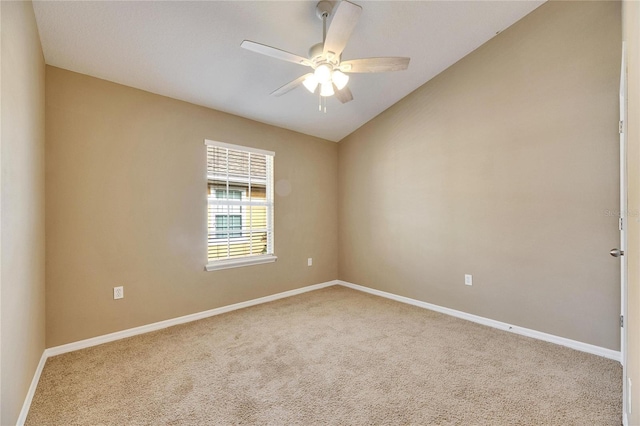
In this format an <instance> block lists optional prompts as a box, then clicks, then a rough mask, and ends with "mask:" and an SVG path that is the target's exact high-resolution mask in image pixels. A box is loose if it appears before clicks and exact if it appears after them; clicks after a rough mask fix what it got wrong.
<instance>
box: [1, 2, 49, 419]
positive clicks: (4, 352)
mask: <svg viewBox="0 0 640 426" xmlns="http://www.w3.org/2000/svg"><path fill="white" fill-rule="evenodd" d="M0 8H1V10H2V12H1V14H2V22H1V24H2V71H1V74H2V77H1V85H2V87H1V98H2V99H1V116H2V119H1V120H2V131H1V138H2V154H1V158H2V160H1V169H2V180H1V198H2V201H1V202H2V204H1V205H2V219H1V221H0V223H1V229H2V234H1V251H2V255H1V259H2V260H1V265H0V270H1V274H0V279H1V281H0V282H1V288H0V294H1V296H0V299H1V305H0V306H1V309H0V312H1V314H0V317H1V321H0V322H1V324H2V325H1V330H0V333H1V338H0V347H1V351H0V352H1V353H0V359H1V366H0V371H1V380H0V382H1V386H0V388H1V392H2V401H1V408H0V410H1V415H0V424H3V425H10V424H15V423H16V420H17V419H18V415H19V413H20V409H21V408H22V404H23V402H24V399H25V396H26V394H27V390H28V388H29V385H30V383H31V379H32V378H33V374H34V372H35V370H36V367H37V365H38V362H39V360H40V357H41V355H42V351H43V350H44V347H45V346H44V344H45V336H44V331H45V325H44V320H45V306H44V278H45V277H44V220H45V218H44V137H45V131H44V125H45V122H44V112H45V111H44V96H45V91H44V78H45V65H44V58H43V56H42V50H41V48H40V38H39V35H38V30H37V28H36V22H35V17H34V14H33V7H32V5H31V2H5V1H3V2H1V6H0Z"/></svg>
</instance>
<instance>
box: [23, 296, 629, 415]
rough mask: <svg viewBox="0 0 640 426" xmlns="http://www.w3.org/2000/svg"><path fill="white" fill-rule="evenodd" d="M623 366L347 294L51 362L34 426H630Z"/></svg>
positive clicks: (223, 318) (291, 302) (276, 306)
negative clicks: (625, 424) (626, 425)
mask: <svg viewBox="0 0 640 426" xmlns="http://www.w3.org/2000/svg"><path fill="white" fill-rule="evenodd" d="M621 375H622V369H621V367H620V364H619V363H617V362H615V361H611V360H607V359H604V358H600V357H597V356H594V355H589V354H585V353H582V352H578V351H574V350H572V349H568V348H564V347H561V346H556V345H553V344H551V343H545V342H541V341H537V340H533V339H530V338H526V337H522V336H518V335H515V334H511V333H507V332H504V331H499V330H495V329H492V328H488V327H484V326H481V325H478V324H474V323H471V322H467V321H463V320H460V319H457V318H453V317H449V316H446V315H442V314H438V313H435V312H431V311H428V310H424V309H421V308H417V307H413V306H409V305H405V304H401V303H398V302H394V301H390V300H386V299H382V298H378V297H375V296H371V295H368V294H365V293H361V292H358V291H354V290H350V289H346V288H343V287H329V288H326V289H323V290H318V291H314V292H310V293H305V294H302V295H299V296H295V297H291V298H288V299H282V300H279V301H276V302H272V303H268V304H264V305H259V306H254V307H251V308H247V309H243V310H239V311H235V312H231V313H227V314H224V315H220V316H216V317H212V318H208V319H204V320H201V321H197V322H193V323H189V324H185V325H180V326H176V327H172V328H169V329H165V330H161V331H158V332H153V333H149V334H145V335H141V336H136V337H132V338H129V339H126V340H120V341H117V342H113V343H108V344H104V345H101V346H96V347H93V348H88V349H84V350H81V351H77V352H72V353H68V354H64V355H60V356H57V357H53V358H50V359H49V360H48V361H47V364H46V366H45V368H44V371H43V373H42V376H41V378H40V383H39V385H38V389H37V391H36V394H35V397H34V399H33V403H32V405H31V411H30V412H29V416H28V418H27V424H28V425H79V424H82V425H99V424H111V425H137V424H148V425H176V424H184V425H217V424H271V425H292V424H295V425H313V424H322V425H325V424H341V425H342V424H350V425H372V424H385V425H386V424H420V425H563V426H564V425H579V426H585V425H616V426H618V425H620V424H621V411H622V407H621V405H622V402H621V399H622V389H621V382H622V378H621Z"/></svg>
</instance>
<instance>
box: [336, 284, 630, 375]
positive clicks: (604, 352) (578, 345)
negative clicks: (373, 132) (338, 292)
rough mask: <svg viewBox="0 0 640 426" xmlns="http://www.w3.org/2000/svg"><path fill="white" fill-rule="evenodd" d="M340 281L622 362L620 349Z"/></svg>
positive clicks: (388, 297)
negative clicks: (604, 346) (616, 349)
mask: <svg viewBox="0 0 640 426" xmlns="http://www.w3.org/2000/svg"><path fill="white" fill-rule="evenodd" d="M338 283H339V284H340V285H342V286H345V287H348V288H351V289H354V290H359V291H363V292H365V293H369V294H373V295H376V296H380V297H385V298H387V299H391V300H395V301H398V302H402V303H407V304H409V305H414V306H418V307H420V308H425V309H429V310H432V311H436V312H440V313H443V314H447V315H451V316H453V317H457V318H462V319H465V320H467V321H473V322H475V323H478V324H482V325H487V326H489V327H493V328H497V329H499V330H504V331H508V332H511V333H515V334H520V335H522V336H527V337H532V338H534V339H539V340H544V341H545V342H551V343H555V344H557V345H561V346H566V347H569V348H571V349H576V350H578V351H582V352H587V353H590V354H594V355H599V356H602V357H605V358H609V359H612V360H615V361H618V362H622V356H621V354H620V352H619V351H614V350H611V349H607V348H603V347H600V346H595V345H591V344H589V343H583V342H579V341H577V340H571V339H567V338H564V337H560V336H555V335H553V334H547V333H543V332H541V331H536V330H531V329H529V328H524V327H518V326H515V325H511V324H507V323H504V322H501V321H496V320H492V319H489V318H485V317H481V316H478V315H473V314H468V313H466V312H462V311H456V310H455V309H450V308H445V307H443V306H438V305H434V304H431V303H427V302H422V301H420V300H416V299H411V298H409V297H404V296H398V295H396V294H393V293H387V292H386V291H380V290H376V289H373V288H369V287H364V286H361V285H358V284H353V283H349V282H346V281H341V280H338Z"/></svg>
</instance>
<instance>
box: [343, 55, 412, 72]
mask: <svg viewBox="0 0 640 426" xmlns="http://www.w3.org/2000/svg"><path fill="white" fill-rule="evenodd" d="M410 60H411V58H365V59H352V60H350V61H344V62H342V63H341V64H340V71H342V72H385V71H402V70H406V69H407V68H408V67H409V61H410Z"/></svg>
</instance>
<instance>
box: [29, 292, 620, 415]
mask: <svg viewBox="0 0 640 426" xmlns="http://www.w3.org/2000/svg"><path fill="white" fill-rule="evenodd" d="M333 285H342V286H344V287H348V288H351V289H353V290H358V291H362V292H365V293H369V294H373V295H376V296H380V297H384V298H387V299H391V300H395V301H398V302H402V303H407V304H409V305H414V306H418V307H420V308H425V309H429V310H432V311H436V312H440V313H443V314H447V315H451V316H454V317H457V318H462V319H465V320H468V321H473V322H476V323H479V324H483V325H487V326H489V327H493V328H497V329H500V330H505V331H509V332H511V333H516V334H520V335H523V336H527V337H532V338H534V339H539V340H544V341H546V342H551V343H555V344H558V345H562V346H567V347H569V348H572V349H576V350H579V351H582V352H587V353H591V354H594V355H599V356H602V357H605V358H609V359H613V360H616V361H618V362H620V361H621V356H620V352H618V351H613V350H611V349H606V348H602V347H600V346H595V345H590V344H588V343H583V342H578V341H576V340H571V339H566V338H564V337H559V336H554V335H552V334H547V333H542V332H540V331H535V330H531V329H528V328H523V327H518V326H515V325H510V324H507V323H504V322H500V321H495V320H492V319H489V318H484V317H480V316H477V315H473V314H468V313H466V312H462V311H456V310H455V309H450V308H445V307H442V306H438V305H434V304H431V303H427V302H422V301H420V300H416V299H411V298H409V297H404V296H398V295H396V294H393V293H387V292H386V291H380V290H376V289H373V288H369V287H364V286H361V285H357V284H353V283H349V282H346V281H341V280H333V281H327V282H324V283H320V284H314V285H310V286H306V287H302V288H297V289H295V290H289V291H285V292H282V293H277V294H272V295H270V296H265V297H260V298H258V299H252V300H247V301H246V302H240V303H235V304H233V305H228V306H222V307H220V308H215V309H210V310H208V311H203V312H197V313H195V314H190V315H185V316H182V317H178V318H173V319H169V320H165V321H160V322H155V323H152V324H147V325H143V326H140V327H135V328H130V329H127V330H122V331H117V332H115V333H110V334H105V335H102V336H97V337H92V338H90V339H85V340H80V341H78V342H73V343H68V344H66V345H60V346H55V347H52V348H48V349H45V350H44V352H43V353H42V357H41V358H40V362H39V363H38V367H37V368H36V372H35V374H34V375H33V380H31V386H30V387H29V391H28V392H27V396H26V398H25V401H24V404H23V405H22V410H21V411H20V416H19V417H18V422H17V425H18V426H22V425H23V424H24V422H25V421H26V419H27V414H29V408H30V407H31V401H32V400H33V395H34V394H35V392H36V388H37V386H38V381H39V380H40V374H42V369H43V368H44V365H45V363H46V361H47V358H49V357H51V356H56V355H61V354H64V353H67V352H73V351H77V350H79V349H84V348H88V347H91V346H97V345H101V344H103V343H108V342H113V341H116V340H120V339H124V338H127V337H132V336H137V335H139V334H144V333H149V332H150V331H156V330H161V329H163V328H167V327H171V326H174V325H178V324H184V323H187V322H191V321H197V320H200V319H204V318H208V317H212V316H215V315H220V314H224V313H227V312H231V311H235V310H238V309H242V308H248V307H249V306H255V305H259V304H262V303H267V302H272V301H274V300H278V299H284V298H286V297H291V296H295V295H298V294H302V293H306V292H309V291H313V290H319V289H321V288H325V287H330V286H333Z"/></svg>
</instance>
